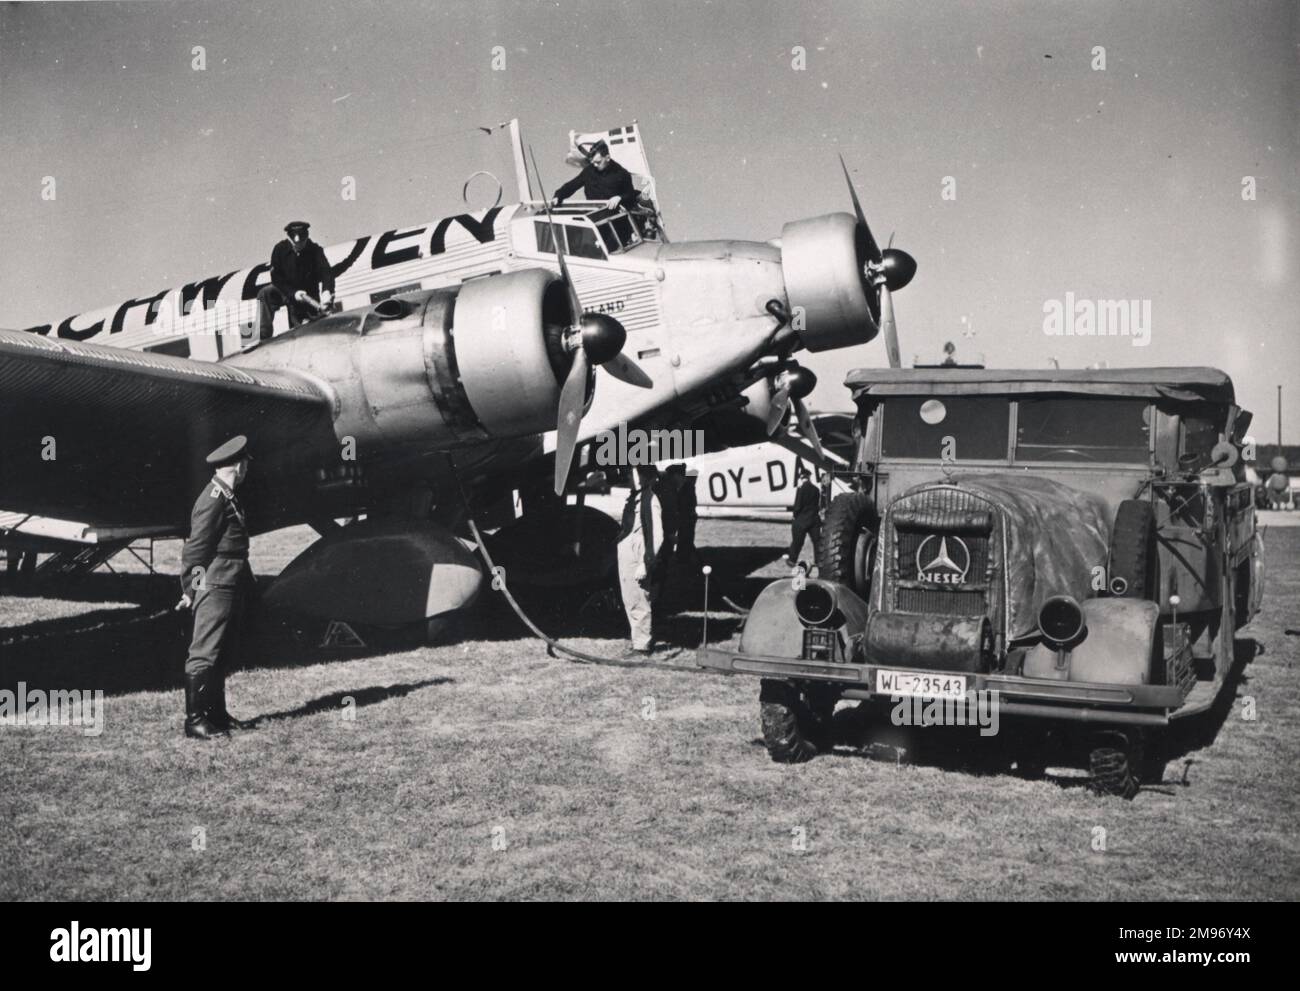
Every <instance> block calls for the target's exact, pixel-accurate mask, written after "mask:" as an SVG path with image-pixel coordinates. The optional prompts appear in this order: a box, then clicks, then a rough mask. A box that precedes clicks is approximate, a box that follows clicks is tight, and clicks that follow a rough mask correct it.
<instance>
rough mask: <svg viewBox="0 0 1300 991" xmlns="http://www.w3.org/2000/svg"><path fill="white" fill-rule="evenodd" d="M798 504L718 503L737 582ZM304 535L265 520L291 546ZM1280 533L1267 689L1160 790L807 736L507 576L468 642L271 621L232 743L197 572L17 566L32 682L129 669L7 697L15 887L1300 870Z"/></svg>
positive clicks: (634, 889) (399, 891) (259, 891)
mask: <svg viewBox="0 0 1300 991" xmlns="http://www.w3.org/2000/svg"><path fill="white" fill-rule="evenodd" d="M784 536H785V530H784V528H782V527H780V526H775V525H769V524H737V523H705V524H704V525H703V526H702V528H701V543H702V544H705V545H711V546H712V548H713V549H712V550H711V551H710V553H711V554H712V555H713V557H714V563H715V578H716V577H719V576H720V575H722V574H725V573H731V574H734V575H736V576H737V577H735V578H733V579H732V580H730V581H729V582H726V583H725V587H724V588H723V589H722V591H725V592H727V594H729V595H731V597H732V598H735V599H737V601H740V597H741V596H749V597H752V595H753V594H754V592H755V591H756V589H757V588H758V587H761V585H762V584H763V580H762V579H763V576H765V575H774V574H775V573H776V572H775V568H774V567H773V565H772V562H773V561H774V560H775V559H776V558H777V556H778V555H779V553H780V552H779V548H780V546H781V544H782V542H783V538H784ZM301 539H302V534H301V533H298V532H293V531H290V532H288V533H283V534H276V535H271V536H269V537H267V538H261V539H259V541H258V542H257V545H256V548H255V549H256V563H257V565H258V570H259V573H263V574H266V573H274V571H275V569H276V568H277V567H279V566H280V565H282V564H283V563H284V561H285V560H287V559H288V557H289V556H291V554H292V552H293V550H294V548H295V547H296V546H298V545H299V543H300V542H301ZM755 544H759V545H761V546H758V547H755V546H754V545H755ZM1269 550H1270V564H1271V567H1270V572H1271V575H1270V579H1271V585H1270V589H1269V597H1268V600H1267V609H1266V612H1265V613H1264V615H1262V616H1261V617H1260V619H1259V621H1258V622H1257V623H1256V624H1255V625H1254V626H1253V627H1251V628H1249V629H1248V630H1247V631H1246V636H1247V637H1250V636H1253V637H1255V638H1257V639H1258V640H1259V641H1260V642H1262V644H1263V645H1264V647H1265V651H1264V653H1262V654H1261V655H1260V656H1258V657H1256V658H1255V659H1254V660H1253V661H1252V662H1251V663H1250V664H1249V665H1248V667H1246V668H1245V672H1244V675H1243V677H1242V681H1241V683H1240V685H1239V686H1238V688H1237V689H1236V690H1237V691H1238V692H1239V693H1240V694H1245V695H1251V696H1253V697H1255V698H1256V699H1257V700H1258V710H1259V719H1258V720H1257V721H1255V722H1248V721H1245V720H1243V719H1242V718H1240V714H1239V713H1240V707H1239V706H1238V707H1237V709H1236V710H1234V711H1233V713H1232V714H1230V715H1229V717H1228V718H1227V719H1226V721H1224V722H1223V724H1222V725H1221V726H1219V727H1217V730H1216V731H1215V732H1214V733H1213V739H1212V742H1209V744H1208V745H1207V746H1205V747H1204V748H1203V749H1198V750H1192V751H1191V752H1189V753H1187V754H1186V755H1185V756H1182V757H1180V758H1179V759H1178V760H1176V761H1175V762H1174V763H1172V764H1171V765H1170V767H1169V769H1168V771H1167V773H1166V778H1165V782H1166V783H1165V784H1163V785H1161V786H1157V787H1151V788H1148V789H1146V790H1144V791H1143V792H1142V793H1141V794H1140V795H1139V796H1138V798H1137V800H1136V801H1134V802H1131V803H1125V802H1121V801H1119V800H1115V799H1102V798H1097V797H1095V796H1093V795H1091V794H1090V793H1089V792H1088V791H1087V790H1086V789H1085V788H1083V787H1080V786H1079V785H1080V783H1081V782H1080V781H1078V780H1077V779H1073V778H1066V777H1063V776H1062V777H1058V778H1054V779H1049V780H1048V781H1040V782H1028V781H1023V780H1020V779H1017V778H1014V777H1011V776H1009V775H1006V774H997V775H995V774H981V773H972V772H967V771H959V770H950V769H945V768H942V767H937V766H933V765H926V764H921V765H909V764H901V765H900V764H898V763H896V762H894V761H891V760H879V759H868V757H867V756H866V754H864V752H863V751H861V750H857V749H853V748H847V747H844V748H840V749H837V750H836V752H835V753H834V754H833V755H830V756H826V757H821V758H818V759H817V760H815V761H813V762H812V763H810V764H806V765H802V766H795V767H784V766H778V765H776V764H773V763H772V762H771V761H770V760H769V759H768V757H767V755H766V752H765V751H764V749H763V747H762V745H761V743H760V742H759V739H758V719H757V688H758V686H757V682H756V681H754V680H751V679H739V678H737V679H727V678H720V677H712V676H696V675H693V674H687V673H683V672H681V671H671V670H662V671H661V670H631V671H619V670H613V669H609V668H593V667H584V666H580V665H576V664H571V663H567V662H565V661H563V660H559V659H555V658H550V657H548V656H547V655H546V652H545V651H544V649H543V648H542V647H541V645H540V644H538V643H537V642H535V641H533V640H531V639H527V638H526V637H525V636H524V635H523V634H522V632H521V631H520V629H519V627H518V624H517V623H516V622H515V621H514V620H513V618H512V617H511V616H510V615H509V614H508V613H505V612H504V611H503V610H501V608H500V607H499V604H493V603H488V604H487V606H488V607H487V608H486V609H485V610H483V611H482V613H481V614H480V615H479V616H478V617H477V619H476V621H475V622H473V623H472V624H471V625H470V626H469V627H468V628H467V629H466V631H465V633H466V639H465V640H463V641H462V642H460V643H456V644H453V645H449V646H443V647H432V648H430V647H412V648H408V649H401V648H387V649H384V648H375V649H372V650H370V651H368V652H366V653H367V654H368V655H369V656H364V657H353V656H350V655H349V654H348V653H347V652H346V651H333V652H327V651H309V652H306V653H305V654H304V652H303V651H301V650H296V649H294V648H293V646H292V644H291V643H290V642H289V641H287V640H286V639H285V638H284V637H282V636H279V635H278V633H277V632H276V631H274V630H266V629H263V630H262V632H261V634H260V635H259V637H258V638H257V653H256V654H255V655H254V656H253V657H252V658H251V660H250V662H249V664H250V666H249V668H248V669H247V670H244V671H241V672H240V673H238V674H237V675H235V677H234V678H233V679H232V681H231V697H232V708H234V709H235V710H236V711H237V712H238V713H239V714H241V715H244V716H249V715H254V714H260V715H261V716H263V717H265V718H264V719H263V725H262V728H261V729H260V731H258V732H256V733H252V734H249V735H246V736H240V737H237V738H234V739H231V740H229V741H223V742H220V743H218V744H216V745H213V746H203V745H198V744H193V743H190V742H188V741H186V740H184V739H183V738H182V736H181V733H180V728H181V717H182V712H181V709H182V705H181V696H180V691H179V687H178V686H179V669H180V664H181V659H182V658H181V654H182V651H183V634H182V631H181V630H180V628H179V627H178V626H177V624H176V623H175V622H174V621H172V620H170V619H168V618H166V617H162V618H156V619H151V618H149V617H150V615H151V613H152V612H153V611H154V608H155V607H158V606H160V605H162V604H165V600H166V599H168V598H170V597H171V596H172V592H171V586H170V585H168V584H165V583H164V584H163V585H161V586H159V585H156V584H154V583H151V582H150V581H149V580H147V579H146V578H144V577H143V576H136V577H132V576H124V577H112V576H109V577H105V578H103V579H100V578H98V577H96V579H95V581H94V582H91V583H88V585H87V587H86V588H85V590H84V591H83V593H82V595H81V597H80V598H79V599H78V600H75V601H70V600H37V599H19V598H12V597H10V598H0V623H3V626H4V627H5V628H4V629H3V630H0V643H5V644H6V646H3V647H0V651H4V653H3V655H0V669H2V670H0V687H13V685H14V683H15V682H16V681H18V680H19V679H23V680H26V681H27V682H28V684H29V685H30V686H32V687H47V688H48V687H84V688H95V687H102V688H105V689H106V690H107V691H108V692H109V699H108V703H107V706H108V708H107V728H106V730H105V732H104V734H103V735H102V736H99V737H97V738H92V737H87V736H83V735H80V734H78V733H77V732H76V731H75V730H72V729H67V728H64V729H58V730H53V729H36V728H24V729H16V728H11V727H4V728H0V898H6V899H13V898H19V899H26V898H36V899H53V898H59V899H120V898H146V899H150V898H167V899H188V898H200V897H202V898H211V897H216V898H230V899H287V898H308V899H314V898H326V899H352V898H363V899H387V898H400V899H429V898H458V899H500V898H524V899H531V898H587V899H621V898H637V899H641V898H722V899H742V898H777V899H781V898H886V899H992V898H1012V899H1022V898H1034V899H1128V898H1155V899H1160V898H1171V899H1212V898H1251V899H1294V898H1296V897H1297V896H1298V895H1300V880H1298V879H1300V840H1298V839H1297V826H1296V824H1297V822H1298V821H1300V808H1297V804H1298V803H1297V795H1298V794H1300V789H1297V773H1298V772H1297V767H1298V766H1300V752H1298V751H1300V685H1298V681H1297V673H1296V658H1297V642H1298V641H1297V638H1296V637H1295V636H1288V635H1286V634H1285V632H1284V630H1285V628H1286V627H1287V626H1300V622H1298V621H1297V619H1296V617H1295V615H1294V609H1295V603H1296V602H1298V601H1300V565H1298V563H1300V554H1298V553H1297V552H1300V530H1279V531H1276V532H1275V533H1274V534H1272V535H1271V540H1270V544H1269ZM168 555H170V556H168ZM163 560H165V561H167V562H171V561H174V549H167V555H164V556H163ZM741 576H747V577H741ZM123 603H126V604H125V605H124V604H123ZM137 603H144V605H143V606H137V605H136V604H137ZM697 603H698V596H697V595H695V594H694V592H693V591H692V592H691V594H690V595H689V598H688V599H681V598H679V599H678V600H677V601H676V603H675V604H674V605H675V608H674V612H675V613H676V616H675V617H674V619H673V620H672V622H671V623H670V625H669V631H670V636H671V637H673V638H674V639H676V640H678V641H680V642H683V643H692V644H693V643H694V639H693V638H697V637H698V612H695V613H694V614H692V613H691V609H695V610H698V608H699V606H698V604H697ZM715 615H717V616H719V617H720V616H721V614H715ZM542 617H544V618H542V619H541V621H542V622H543V624H544V625H548V626H549V627H550V628H553V629H556V630H558V631H560V632H562V633H563V634H564V635H566V636H568V637H573V638H575V639H574V643H575V644H576V645H578V646H581V647H583V648H585V649H588V650H593V651H596V652H603V653H613V652H615V651H616V650H618V649H619V648H621V647H622V646H623V644H624V643H625V641H623V640H621V639H619V633H618V625H617V622H616V621H613V620H609V619H600V618H598V619H594V620H585V619H584V620H581V621H579V620H574V619H573V618H572V609H568V610H565V613H564V614H563V615H562V614H560V613H557V612H555V611H553V610H549V609H543V610H542ZM32 624H35V625H32ZM96 626H98V628H93V629H88V627H96ZM714 628H715V631H716V636H715V637H714V638H713V639H718V638H724V639H725V637H726V636H730V635H733V634H734V631H735V622H734V620H733V621H730V622H727V621H725V620H722V619H721V618H720V619H719V621H718V623H717V624H716V625H715V627H714ZM37 636H39V639H28V638H31V637H37ZM312 660H314V663H312V662H310V661H312ZM346 697H351V698H352V699H354V700H355V708H354V709H353V710H352V711H354V712H355V716H356V718H355V720H353V721H348V720H345V719H344V718H343V715H342V713H343V711H344V708H343V706H342V703H343V700H344V699H345V698H346ZM648 700H652V702H653V707H654V718H653V719H652V720H651V719H646V718H644V715H645V713H646V712H647V707H648V706H649V705H650V704H651V703H650V702H649V701H648ZM1211 728H1212V729H1214V728H1213V727H1211ZM1098 826H1100V827H1103V828H1104V829H1105V830H1106V847H1107V849H1106V851H1105V852H1097V851H1095V850H1094V849H1093V840H1094V835H1095V834H1094V828H1095V827H1098ZM196 828H201V829H203V830H204V831H205V833H206V849H205V850H202V851H200V852H196V851H195V850H193V849H192V848H191V839H192V836H193V831H194V830H195V829H196ZM795 829H803V830H805V831H806V837H807V849H806V850H804V851H796V850H795V849H793V844H794V839H795V834H794V833H793V832H792V831H793V830H795ZM494 831H495V835H496V836H497V837H498V839H499V840H504V844H505V848H504V849H496V848H494V842H493V840H494ZM500 845H501V844H500V842H498V843H497V844H496V846H500Z"/></svg>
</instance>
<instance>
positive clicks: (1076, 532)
mask: <svg viewBox="0 0 1300 991" xmlns="http://www.w3.org/2000/svg"><path fill="white" fill-rule="evenodd" d="M846 384H847V385H848V386H849V388H850V389H851V390H852V391H853V395H854V399H855V401H856V402H857V406H858V416H857V421H856V426H857V433H858V447H857V455H856V461H855V463H854V465H853V468H852V472H851V474H852V478H853V481H854V484H855V486H856V490H855V491H853V492H849V493H846V494H843V495H840V496H838V497H836V499H835V500H834V501H833V502H832V504H831V506H830V508H829V510H828V513H827V519H826V523H825V526H824V528H823V545H822V547H821V548H820V551H821V553H820V558H819V565H820V568H819V578H817V579H810V580H807V581H806V582H802V581H798V580H794V581H792V580H790V579H783V580H779V581H776V582H773V583H772V584H771V585H769V586H768V587H767V588H766V589H764V591H763V592H762V593H761V594H760V595H759V597H758V600H757V601H756V602H755V604H754V606H753V609H752V610H751V612H750V614H749V616H748V618H747V620H746V623H745V627H744V630H743V632H742V634H741V639H740V646H739V650H737V651H734V652H733V651H726V650H719V649H704V650H702V651H701V654H700V662H701V664H702V665H703V666H705V667H709V668H713V669H718V670H722V671H726V672H731V673H746V674H753V675H758V676H760V677H762V678H763V679H764V681H763V683H762V692H761V701H762V719H763V733H764V738H765V740H766V743H767V747H768V750H769V752H770V754H771V755H772V757H773V759H775V760H778V761H800V760H807V759H808V758H810V757H812V756H814V755H815V754H816V753H817V752H818V751H819V750H822V749H825V748H826V747H827V746H828V745H829V743H830V726H831V714H832V712H833V710H834V708H835V706H836V703H837V702H838V701H839V700H840V699H860V700H864V704H869V703H871V702H872V701H879V700H882V699H893V700H895V702H897V701H898V700H899V699H905V698H907V697H909V696H912V697H922V698H925V699H934V698H938V699H949V698H951V699H958V698H966V699H970V698H971V697H972V696H971V695H970V694H969V693H978V692H990V693H991V692H997V693H998V694H997V696H995V697H994V698H996V702H995V704H996V705H997V706H998V712H999V716H1000V719H1001V721H1002V724H1003V725H1004V726H1006V725H1007V724H1014V730H1013V732H1012V733H1011V734H1010V739H1012V740H1013V741H1015V743H1014V747H1015V753H1014V756H1015V759H1016V763H1017V765H1018V766H1019V767H1020V768H1021V769H1022V770H1031V771H1033V770H1037V771H1039V772H1041V771H1042V770H1043V769H1044V768H1045V767H1046V766H1047V764H1048V763H1049V762H1050V763H1051V764H1053V765H1054V766H1057V765H1070V764H1078V765H1083V766H1087V767H1088V768H1090V770H1091V772H1092V776H1093V782H1094V786H1095V787H1096V788H1097V789H1098V790H1100V791H1102V792H1106V793H1110V794H1118V795H1122V796H1124V797H1129V798H1131V797H1132V796H1133V795H1134V794H1135V793H1136V792H1137V790H1138V787H1139V784H1140V783H1141V781H1142V780H1143V779H1144V777H1146V776H1148V775H1150V774H1152V773H1160V772H1162V771H1163V767H1164V760H1163V759H1162V758H1161V754H1162V749H1161V744H1162V742H1163V741H1164V739H1166V738H1165V736H1164V734H1163V733H1162V731H1165V730H1167V729H1168V728H1169V727H1170V725H1171V724H1172V723H1173V722H1174V721H1175V720H1181V719H1185V718H1187V717H1189V716H1191V715H1193V714H1195V713H1199V712H1203V711H1205V710H1207V709H1208V708H1210V707H1211V706H1212V705H1213V703H1214V701H1215V699H1216V698H1217V697H1218V695H1219V693H1220V689H1221V688H1222V686H1223V684H1224V679H1225V677H1226V676H1227V674H1228V672H1229V671H1230V669H1231V667H1232V663H1233V633H1234V631H1235V630H1236V629H1237V628H1238V627H1240V626H1242V625H1243V624H1245V623H1246V622H1248V621H1249V620H1250V619H1251V617H1253V616H1254V614H1255V613H1256V611H1257V610H1258V608H1259V601H1260V595H1261V579H1262V559H1261V544H1260V540H1259V537H1258V535H1257V532H1256V528H1255V508H1254V503H1253V501H1252V493H1251V486H1250V484H1249V483H1248V482H1247V481H1246V480H1245V470H1244V469H1245V466H1244V464H1243V461H1242V443H1243V436H1244V433H1245V430H1246V427H1247V425H1248V423H1249V420H1250V414H1249V413H1246V412H1245V411H1243V410H1241V409H1240V408H1239V407H1238V406H1237V405H1236V404H1235V403H1234V396H1233V389H1232V383H1231V381H1230V380H1229V378H1228V376H1227V375H1225V374H1224V373H1222V372H1220V371H1217V370H1214V369H1210V368H1143V369H1140V368H1128V369H1101V370H1070V371H1049V372H1041V371H1024V370H1017V371H999V370H984V369H944V368H939V369H925V370H921V369H912V370H901V369H889V370H876V369H869V370H862V371H857V372H853V373H851V374H850V375H849V377H848V380H847V383H846ZM800 585H802V586H803V587H802V588H800V587H799V586H800ZM867 711H868V712H871V713H875V709H874V708H873V707H869V708H868V710H867ZM885 711H887V710H885V709H882V710H881V712H882V713H883V712H885Z"/></svg>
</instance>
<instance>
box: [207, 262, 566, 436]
mask: <svg viewBox="0 0 1300 991" xmlns="http://www.w3.org/2000/svg"><path fill="white" fill-rule="evenodd" d="M569 311H570V305H569V301H568V294H567V292H566V290H565V287H564V284H563V283H562V282H561V281H560V280H559V278H558V277H557V276H556V275H554V274H553V273H551V272H548V271H545V270H543V269H526V270H523V271H519V272H511V273H507V274H503V275H493V276H488V277H485V278H482V279H474V280H472V281H470V282H468V283H466V284H465V285H463V286H461V287H459V288H448V289H434V290H430V291H427V292H421V293H408V294H403V295H401V296H395V297H392V298H389V299H386V300H383V301H381V302H379V303H377V304H375V305H374V306H371V307H367V308H366V309H364V310H354V311H351V312H348V313H342V314H339V315H337V316H332V317H327V318H325V319H323V320H319V321H316V322H315V323H314V324H312V325H310V326H309V327H304V328H302V329H301V330H300V331H298V332H295V333H290V334H285V335H284V336H283V337H279V338H276V339H274V340H272V341H269V342H268V343H266V344H264V345H262V346H261V347H258V348H255V349H254V350H252V351H249V352H247V353H246V354H243V355H239V356H238V357H236V358H233V359H231V361H230V363H231V364H233V365H242V366H250V367H260V368H275V369H282V370H284V371H288V372H293V373H298V374H306V375H309V376H311V377H312V378H313V379H315V380H316V381H317V382H319V383H320V384H322V385H324V386H326V387H328V388H329V390H330V391H331V392H332V394H333V398H334V431H335V433H336V434H337V436H338V438H339V439H343V438H351V439H352V440H353V441H354V443H355V447H356V456H357V457H358V458H359V459H360V460H363V461H364V460H367V459H368V458H369V457H370V456H371V455H373V454H374V453H375V452H380V451H382V452H385V453H389V454H391V453H393V452H395V451H402V450H407V451H419V450H428V449H431V448H439V449H445V448H454V447H459V446H463V445H470V444H476V443H481V442H482V441H484V440H487V439H490V438H494V437H495V438H507V437H519V436H525V435H528V434H537V433H543V432H545V431H547V430H553V429H555V418H556V411H557V409H558V406H559V398H560V384H561V383H562V382H563V380H564V374H565V373H566V372H567V370H568V367H569V362H570V361H571V360H572V359H571V358H570V356H569V355H567V354H566V353H565V352H564V349H563V346H562V341H561V337H562V334H563V331H564V328H565V327H566V326H568V325H569V324H571V323H572V322H573V320H572V315H571V314H570V312H569Z"/></svg>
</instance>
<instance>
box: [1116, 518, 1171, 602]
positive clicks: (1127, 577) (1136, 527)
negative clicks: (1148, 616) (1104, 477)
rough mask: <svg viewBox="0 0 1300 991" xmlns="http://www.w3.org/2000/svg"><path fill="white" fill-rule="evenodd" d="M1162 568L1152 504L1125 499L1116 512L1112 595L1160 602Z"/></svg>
mask: <svg viewBox="0 0 1300 991" xmlns="http://www.w3.org/2000/svg"><path fill="white" fill-rule="evenodd" d="M1159 569H1160V557H1159V553H1158V552H1157V550H1156V518H1155V514H1154V513H1153V512H1152V511H1151V504H1150V503H1147V502H1143V501H1142V500H1141V499H1125V500H1124V501H1123V502H1121V503H1120V504H1119V509H1118V510H1117V511H1116V513H1115V527H1114V529H1113V530H1111V534H1110V569H1109V573H1108V582H1109V586H1110V593H1111V595H1114V596H1117V597H1122V598H1127V599H1147V600H1150V601H1153V602H1154V601H1156V600H1157V598H1158V597H1159V595H1160V570H1159Z"/></svg>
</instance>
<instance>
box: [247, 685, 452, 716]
mask: <svg viewBox="0 0 1300 991" xmlns="http://www.w3.org/2000/svg"><path fill="white" fill-rule="evenodd" d="M455 681H456V679H455V678H428V679H426V680H424V681H416V682H412V683H411V684H404V685H374V686H372V687H370V688H357V689H353V690H350V691H346V692H331V693H330V694H329V695H322V696H321V697H320V698H318V699H312V700H311V701H310V702H306V703H304V704H303V705H300V706H298V707H297V708H296V709H284V710H281V711H280V712H268V713H265V714H264V715H261V716H258V717H256V718H255V719H253V720H252V721H253V722H254V723H256V724H258V725H261V724H262V723H266V722H271V721H272V720H277V719H298V718H300V717H302V716H315V715H318V714H319V713H322V712H336V711H338V710H339V709H342V708H343V704H344V702H345V701H346V700H347V699H352V703H353V705H355V706H356V708H358V709H361V708H364V707H365V706H368V705H378V704H379V703H380V702H386V701H388V700H389V699H394V698H402V697H403V696H405V695H410V694H411V692H415V691H419V690H420V689H421V688H433V687H435V686H437V685H450V684H454V683H455Z"/></svg>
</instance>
